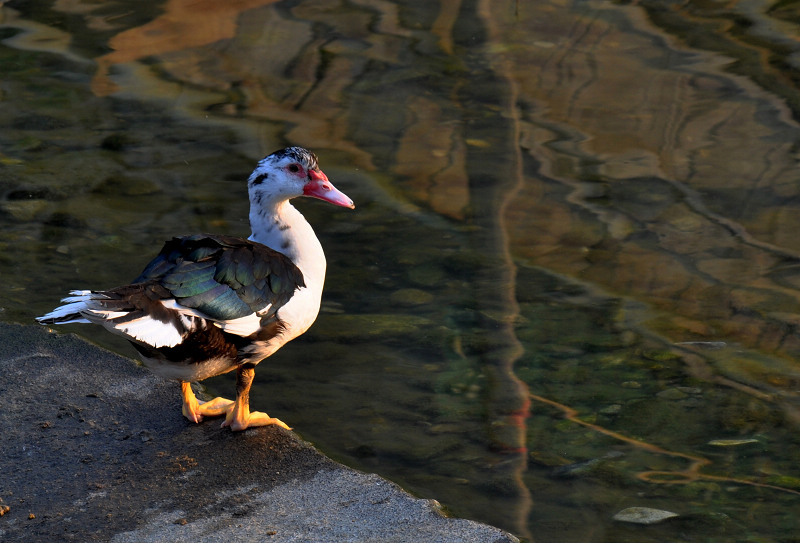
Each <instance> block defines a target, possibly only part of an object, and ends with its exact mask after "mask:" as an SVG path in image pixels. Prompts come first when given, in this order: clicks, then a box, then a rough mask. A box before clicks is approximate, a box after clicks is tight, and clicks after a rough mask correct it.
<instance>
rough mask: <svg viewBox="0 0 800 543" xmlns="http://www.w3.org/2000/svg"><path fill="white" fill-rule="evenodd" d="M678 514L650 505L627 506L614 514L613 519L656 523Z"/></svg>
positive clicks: (635, 522)
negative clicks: (652, 507)
mask: <svg viewBox="0 0 800 543" xmlns="http://www.w3.org/2000/svg"><path fill="white" fill-rule="evenodd" d="M677 516H679V515H678V514H677V513H673V512H672V511H664V510H663V509H651V508H650V507H628V508H627V509H623V510H622V511H620V512H619V513H617V514H616V515H614V517H613V518H614V520H616V521H619V522H630V523H632V524H656V523H658V522H661V521H663V520H666V519H668V518H673V517H677Z"/></svg>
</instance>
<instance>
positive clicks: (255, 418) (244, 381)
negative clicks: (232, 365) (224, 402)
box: [222, 366, 291, 431]
mask: <svg viewBox="0 0 800 543" xmlns="http://www.w3.org/2000/svg"><path fill="white" fill-rule="evenodd" d="M255 374H256V370H255V368H254V367H252V366H247V367H245V366H241V367H239V369H238V370H237V371H236V401H234V402H233V405H232V406H231V407H230V409H229V410H228V413H227V415H225V421H224V422H223V423H222V427H225V426H230V428H231V430H234V431H239V430H245V429H247V428H249V427H250V426H269V425H271V424H277V425H278V426H280V427H282V428H286V429H287V430H291V428H289V427H288V426H287V425H286V423H284V422H283V421H281V420H279V419H275V418H272V417H270V416H269V415H267V414H266V413H261V412H260V411H252V412H251V411H250V386H251V385H252V384H253V377H255Z"/></svg>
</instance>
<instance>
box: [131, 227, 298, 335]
mask: <svg viewBox="0 0 800 543" xmlns="http://www.w3.org/2000/svg"><path fill="white" fill-rule="evenodd" d="M134 283H156V284H158V285H160V286H161V287H163V288H164V289H166V290H167V291H169V293H170V294H171V295H172V296H174V297H175V299H176V300H177V301H178V302H179V303H180V304H181V305H183V306H186V307H190V308H192V309H196V310H197V311H200V312H201V313H203V314H205V315H208V316H209V317H211V318H212V319H215V320H232V319H237V318H240V317H245V316H247V315H249V314H251V313H253V312H255V311H261V310H263V309H264V308H265V307H267V306H270V305H271V308H270V312H269V314H270V315H272V314H274V313H275V311H277V310H278V308H279V307H281V306H282V305H284V304H285V303H286V302H288V301H289V299H290V298H291V297H292V295H293V294H294V291H295V290H296V289H298V288H300V287H303V286H305V283H304V281H303V274H302V273H301V272H300V270H299V268H298V267H297V266H295V265H294V263H293V262H292V261H291V260H289V258H288V257H286V256H285V255H283V254H281V253H279V252H277V251H274V250H273V249H270V248H269V247H267V246H266V245H262V244H260V243H255V242H253V241H249V240H245V239H240V238H234V237H229V236H213V235H197V236H187V237H183V238H173V239H172V240H170V241H168V242H167V243H166V244H165V245H164V248H163V249H161V252H160V253H159V255H158V256H157V257H156V258H154V259H153V260H152V261H151V262H150V263H149V264H148V265H147V266H146V267H145V269H144V271H143V272H142V273H141V274H140V275H139V277H137V278H136V279H135V280H134Z"/></svg>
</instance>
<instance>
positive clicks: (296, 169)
mask: <svg viewBox="0 0 800 543" xmlns="http://www.w3.org/2000/svg"><path fill="white" fill-rule="evenodd" d="M289 171H290V172H292V173H297V172H299V171H300V166H298V165H297V164H289Z"/></svg>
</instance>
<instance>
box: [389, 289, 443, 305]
mask: <svg viewBox="0 0 800 543" xmlns="http://www.w3.org/2000/svg"><path fill="white" fill-rule="evenodd" d="M389 299H390V300H391V301H392V302H394V303H396V304H399V305H406V306H413V305H423V304H427V303H429V302H430V301H431V300H433V295H432V294H431V293H430V292H425V291H424V290H420V289H418V288H403V289H400V290H397V291H395V292H393V293H392V294H391V296H389Z"/></svg>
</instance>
